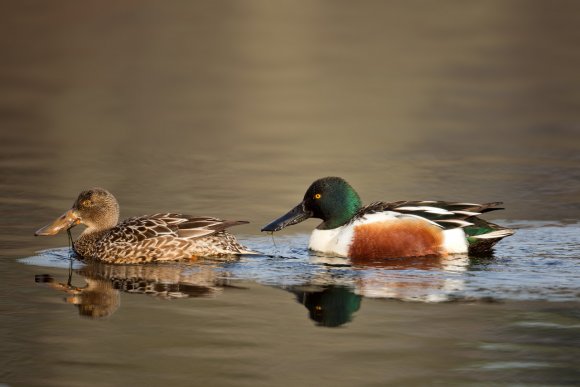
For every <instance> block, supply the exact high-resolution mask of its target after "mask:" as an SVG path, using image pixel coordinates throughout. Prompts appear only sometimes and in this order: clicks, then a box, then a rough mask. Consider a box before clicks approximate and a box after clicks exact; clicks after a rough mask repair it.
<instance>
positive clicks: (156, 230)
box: [36, 188, 255, 264]
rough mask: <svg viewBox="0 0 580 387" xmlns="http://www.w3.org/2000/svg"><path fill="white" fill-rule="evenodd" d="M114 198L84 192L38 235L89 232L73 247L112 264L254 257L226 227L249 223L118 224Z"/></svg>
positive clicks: (167, 220)
mask: <svg viewBox="0 0 580 387" xmlns="http://www.w3.org/2000/svg"><path fill="white" fill-rule="evenodd" d="M118 218H119V210H118V204H117V201H116V199H115V198H114V196H113V195H112V194H111V193H109V192H108V191H106V190H104V189H102V188H94V189H91V190H88V191H83V192H81V194H80V195H79V197H78V199H77V200H76V201H75V203H74V204H73V207H72V208H71V210H69V211H67V213H65V215H63V216H61V217H60V218H58V219H57V220H56V221H55V222H54V223H53V224H50V225H48V226H46V227H44V228H42V229H40V230H39V231H37V233H36V234H37V235H54V234H56V233H57V232H59V231H61V230H62V229H64V228H70V227H72V226H74V225H76V224H79V223H81V224H84V225H86V226H87V228H86V229H85V230H84V231H83V233H82V234H81V235H80V237H79V238H78V239H77V240H76V241H75V242H74V243H73V248H74V250H75V252H76V253H77V254H78V255H79V256H81V257H82V258H83V259H90V260H97V261H102V262H107V263H121V264H127V263H146V262H170V261H180V260H195V259H197V258H199V257H207V256H225V255H237V254H255V253H254V252H252V251H250V250H248V249H246V248H245V247H244V246H242V245H241V244H239V243H238V242H237V240H236V238H235V237H234V236H233V235H231V234H230V233H228V232H227V231H226V229H227V228H229V227H232V226H236V225H239V224H245V223H248V222H246V221H229V220H222V219H217V218H212V217H205V216H190V215H183V214H177V213H163V214H154V215H145V216H138V217H134V218H129V219H126V220H125V221H123V222H122V223H118Z"/></svg>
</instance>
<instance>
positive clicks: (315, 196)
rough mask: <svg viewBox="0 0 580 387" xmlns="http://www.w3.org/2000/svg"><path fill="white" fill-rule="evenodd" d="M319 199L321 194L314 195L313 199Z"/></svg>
mask: <svg viewBox="0 0 580 387" xmlns="http://www.w3.org/2000/svg"><path fill="white" fill-rule="evenodd" d="M321 197H322V195H321V194H316V195H314V199H320V198H321Z"/></svg>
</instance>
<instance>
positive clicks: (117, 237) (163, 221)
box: [102, 213, 248, 243]
mask: <svg viewBox="0 0 580 387" xmlns="http://www.w3.org/2000/svg"><path fill="white" fill-rule="evenodd" d="M245 223H248V222H246V221H231V220H222V219H218V218H212V217H208V216H191V215H183V214H175V213H165V214H154V215H145V216H138V217H134V218H129V219H126V220H125V221H123V222H122V223H120V224H118V225H117V226H116V227H114V228H113V229H111V230H110V231H109V232H108V233H107V235H105V236H104V237H103V239H102V242H128V243H136V242H140V241H143V240H146V239H151V238H159V237H173V238H183V239H195V238H201V237H204V236H207V235H212V234H215V233H217V232H220V231H222V230H225V229H226V228H228V227H232V226H236V225H239V224H245Z"/></svg>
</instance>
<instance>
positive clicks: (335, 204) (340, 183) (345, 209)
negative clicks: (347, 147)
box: [262, 177, 362, 232]
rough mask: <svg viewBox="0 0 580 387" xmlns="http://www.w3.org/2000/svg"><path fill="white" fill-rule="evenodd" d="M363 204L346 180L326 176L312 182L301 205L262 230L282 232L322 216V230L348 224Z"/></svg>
mask: <svg viewBox="0 0 580 387" xmlns="http://www.w3.org/2000/svg"><path fill="white" fill-rule="evenodd" d="M361 206H362V203H361V200H360V197H359V196H358V194H357V193H356V191H355V190H354V188H352V186H351V185H350V184H348V183H347V182H346V181H345V180H344V179H342V178H340V177H324V178H322V179H318V180H316V181H315V182H314V183H312V184H311V185H310V187H309V188H308V190H307V191H306V193H305V194H304V199H303V200H302V202H301V203H300V204H298V205H297V206H296V207H294V208H293V209H292V210H290V211H289V212H288V213H287V214H285V215H283V216H281V217H280V218H278V219H276V220H274V221H273V222H271V223H270V224H268V225H267V226H264V228H262V231H272V232H273V231H279V230H281V229H283V228H284V227H287V226H291V225H293V224H297V223H300V222H302V221H304V220H306V219H308V218H318V219H322V223H321V224H320V225H319V226H318V227H317V228H318V229H320V230H328V229H333V228H337V227H340V226H343V225H344V224H346V223H348V221H349V220H350V219H351V218H352V217H353V216H354V214H356V212H357V211H358V210H359V209H360V208H361Z"/></svg>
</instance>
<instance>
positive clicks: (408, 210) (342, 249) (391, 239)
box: [262, 177, 514, 259]
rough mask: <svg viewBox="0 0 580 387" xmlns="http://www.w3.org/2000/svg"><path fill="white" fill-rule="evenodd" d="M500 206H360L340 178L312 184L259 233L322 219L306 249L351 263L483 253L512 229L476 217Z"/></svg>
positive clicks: (434, 203) (411, 203)
mask: <svg viewBox="0 0 580 387" xmlns="http://www.w3.org/2000/svg"><path fill="white" fill-rule="evenodd" d="M500 204H501V203H500V202H496V203H486V204H474V203H451V202H442V201H399V202H392V203H386V202H375V203H372V204H369V205H368V206H364V207H363V206H362V203H361V200H360V197H359V196H358V194H357V193H356V191H355V190H354V189H353V188H352V187H351V186H350V184H348V183H347V182H346V181H345V180H344V179H342V178H340V177H325V178H322V179H319V180H316V181H315V182H314V183H312V185H311V186H310V188H308V190H307V191H306V194H305V195H304V199H303V200H302V202H301V203H300V204H298V205H297V206H296V207H295V208H293V209H292V210H290V212H288V213H287V214H286V215H284V216H282V217H280V218H278V219H276V220H274V221H273V222H271V223H270V224H268V225H267V226H265V227H264V228H263V229H262V231H270V232H274V231H279V230H281V229H283V228H284V227H286V226H291V225H293V224H296V223H300V222H302V221H304V220H306V219H308V218H318V219H322V223H321V224H320V225H318V227H316V229H315V230H314V231H313V232H312V235H311V237H310V245H309V248H310V249H311V250H314V251H319V252H322V253H328V254H333V255H338V256H343V257H351V258H354V259H377V258H391V257H417V256H426V255H445V254H462V253H468V252H469V253H471V254H485V253H489V252H490V251H491V248H492V247H493V245H495V244H496V243H497V242H498V241H499V240H501V239H502V238H504V237H506V236H509V235H512V234H513V233H514V231H513V230H510V229H507V228H504V227H501V226H498V225H496V224H493V223H490V222H487V221H485V220H483V219H480V218H478V215H481V214H482V213H484V212H489V211H494V210H500V209H502V208H498V207H497V206H498V205H500Z"/></svg>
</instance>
